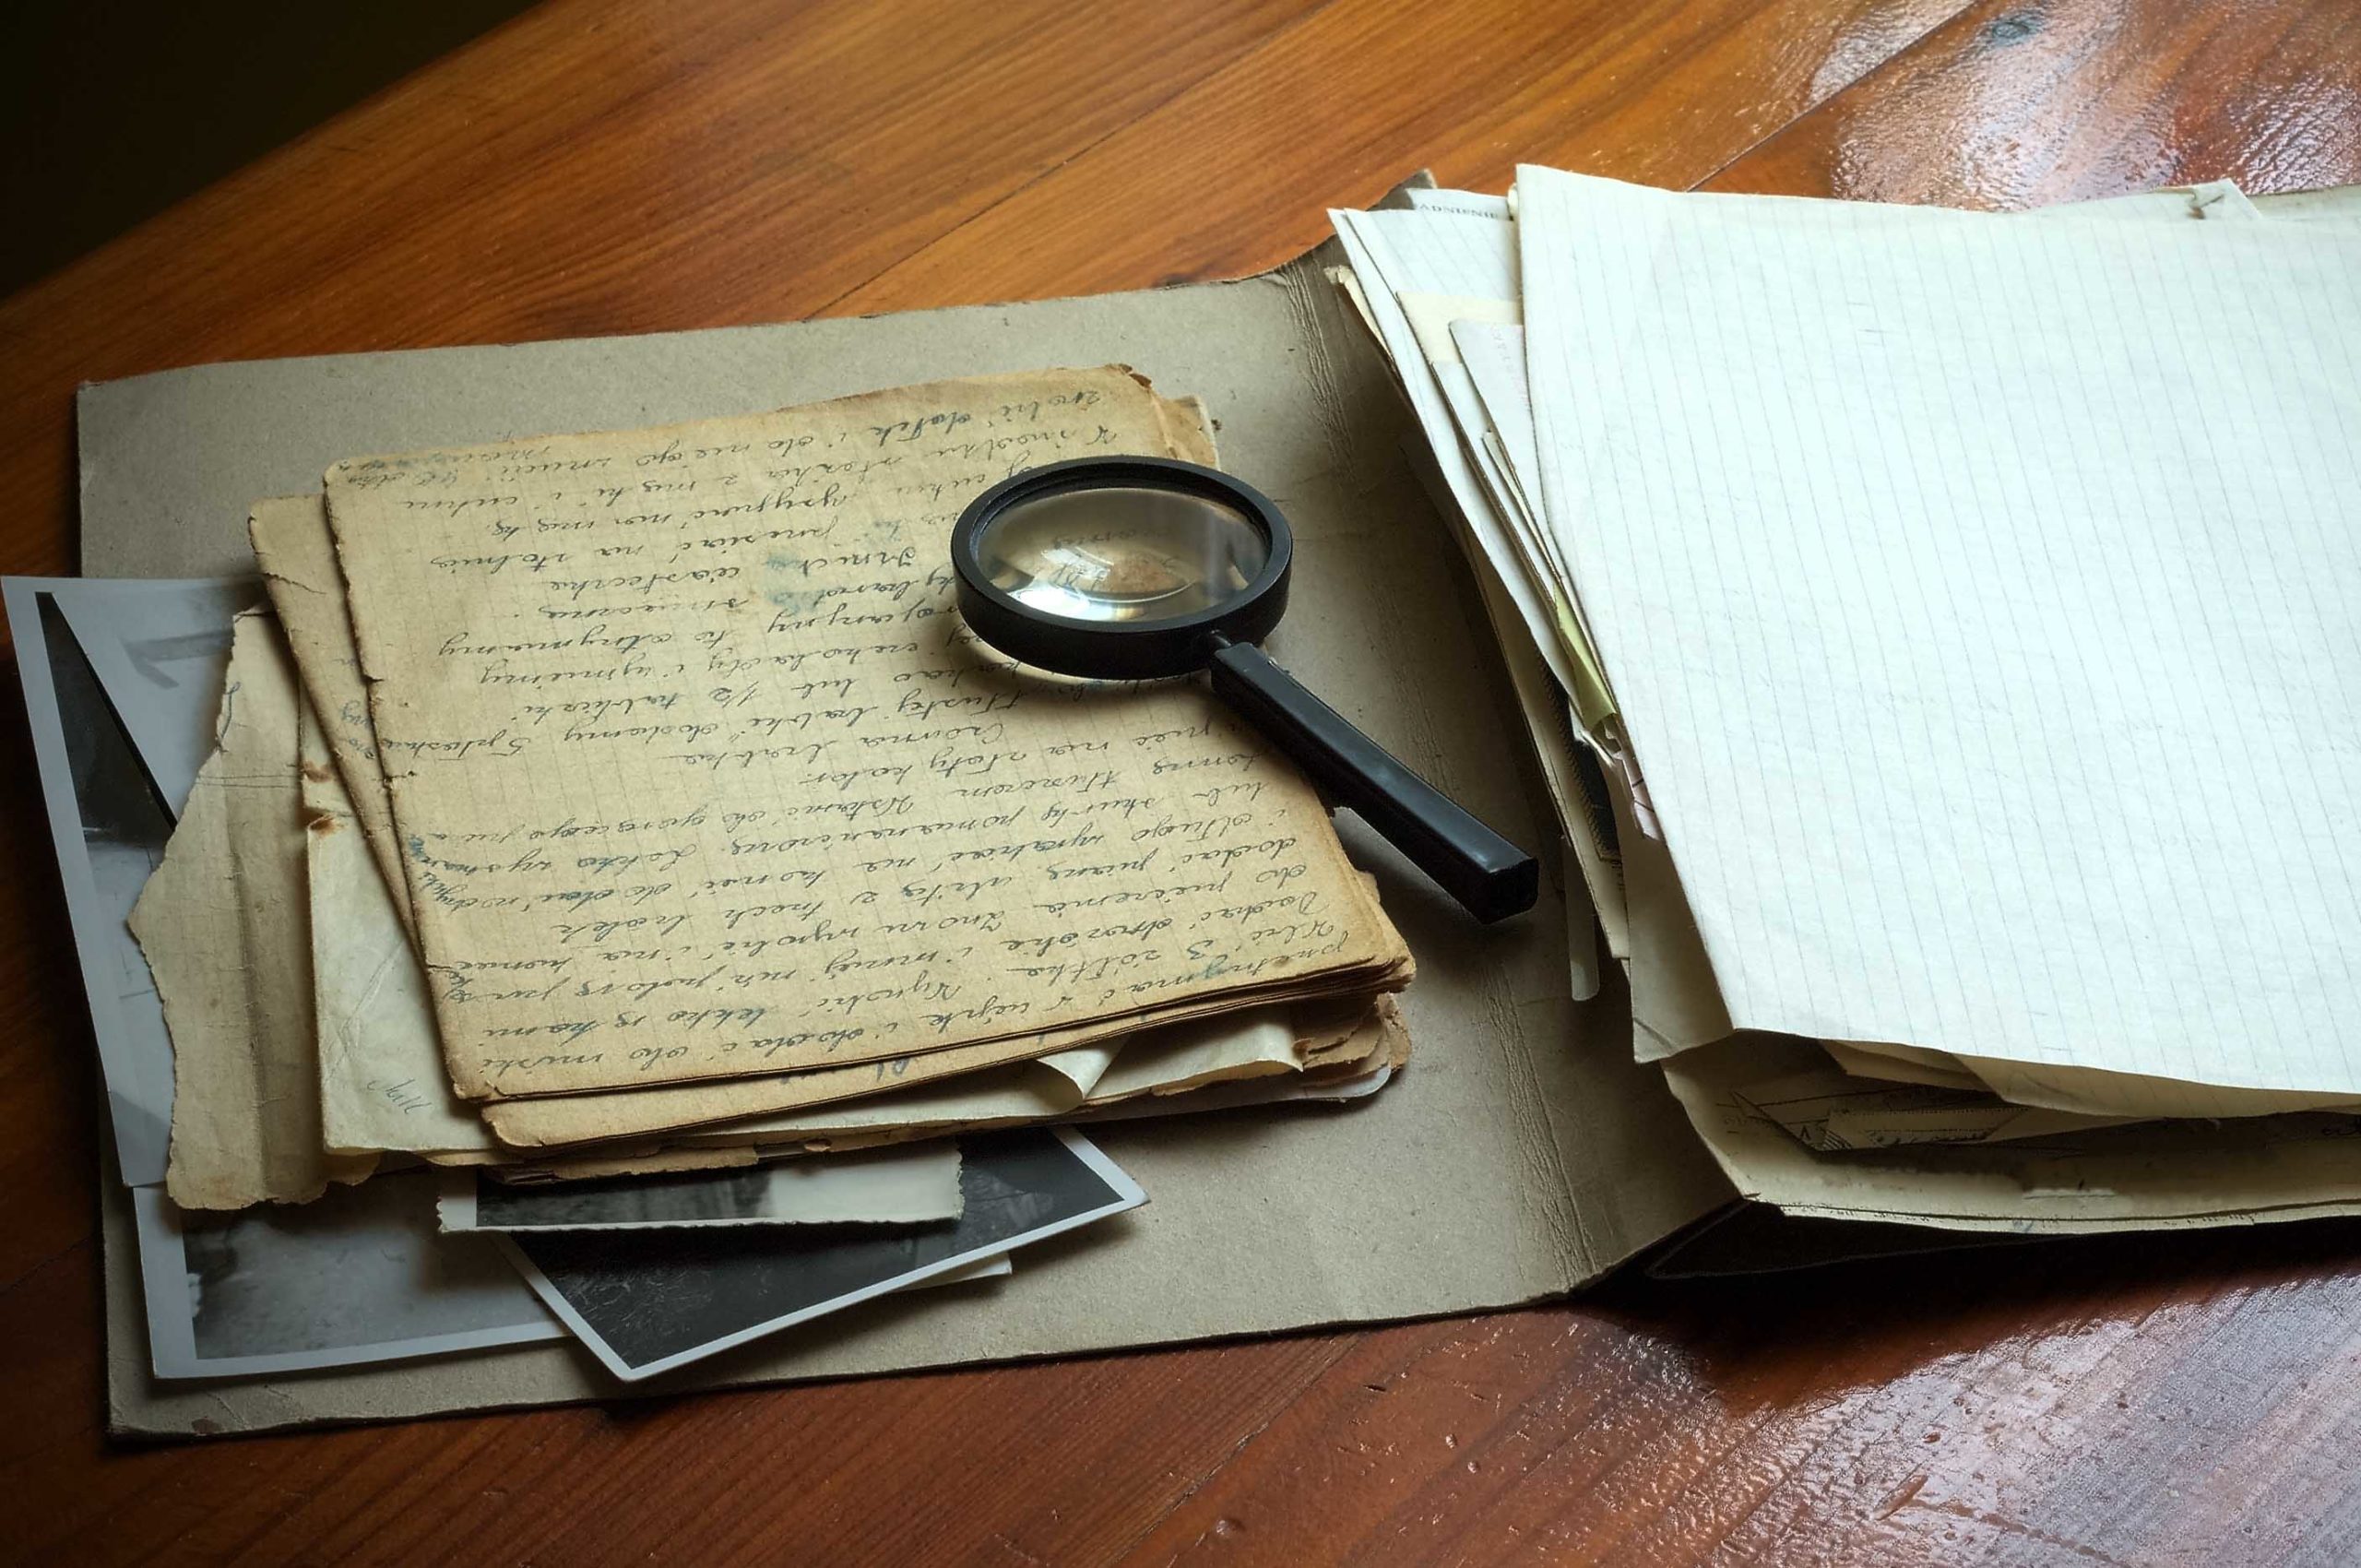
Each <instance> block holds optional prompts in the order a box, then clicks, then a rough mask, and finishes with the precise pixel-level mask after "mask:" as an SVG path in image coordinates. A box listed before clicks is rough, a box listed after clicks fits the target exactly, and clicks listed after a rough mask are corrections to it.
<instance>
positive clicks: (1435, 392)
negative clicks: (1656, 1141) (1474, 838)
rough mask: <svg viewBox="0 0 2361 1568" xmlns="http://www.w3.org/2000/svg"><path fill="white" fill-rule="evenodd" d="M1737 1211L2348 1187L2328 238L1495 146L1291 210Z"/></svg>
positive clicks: (2337, 1208)
mask: <svg viewBox="0 0 2361 1568" xmlns="http://www.w3.org/2000/svg"><path fill="white" fill-rule="evenodd" d="M1334 216H1335V225H1336V229H1337V232H1338V235H1339V238H1340V240H1341V242H1342V245H1343V249H1344V253H1345V255H1346V258H1347V262H1348V264H1349V265H1348V266H1347V267H1345V268H1340V269H1339V270H1338V271H1337V272H1336V274H1335V281H1336V282H1337V283H1338V285H1339V286H1340V287H1341V288H1342V289H1343V290H1344V291H1346V293H1347V295H1348V296H1349V298H1350V301H1351V303H1352V305H1353V307H1354V308H1355V309H1356V310H1357V311H1358V313H1359V315H1360V317H1361V319H1362V320H1363V321H1364V323H1365V324H1366V325H1367V326H1368V327H1369V328H1370V332H1371V333H1372V334H1373V335H1374V337H1375V338H1376V339H1377V340H1378V341H1379V342H1380V343H1381V344H1382V347H1383V349H1384V350H1385V351H1386V353H1387V355H1388V357H1389V358H1390V360H1391V362H1392V363H1393V364H1394V369H1395V371H1396V373H1397V374H1398V377H1399V379H1400V382H1401V385H1402V387H1403V390H1404V392H1405V394H1406V398H1407V399H1408V401H1409V403H1410V404H1411V406H1412V409H1413V410H1414V411H1415V413H1416V414H1417V416H1418V423H1419V426H1420V428H1421V430H1422V432H1423V434H1424V436H1425V438H1426V445H1427V446H1428V447H1429V449H1430V451H1429V453H1428V454H1426V455H1429V456H1431V457H1432V459H1433V466H1434V469H1435V470H1436V473H1435V478H1436V481H1437V488H1438V491H1439V496H1440V498H1441V499H1442V500H1443V501H1444V502H1445V505H1444V507H1443V509H1444V511H1445V512H1446V513H1447V514H1448V515H1449V516H1451V517H1453V518H1454V519H1455V521H1456V523H1457V524H1458V525H1459V526H1460V528H1461V529H1462V532H1463V542H1464V544H1465V547H1466V550H1467V553H1468V555H1469V558H1470V560H1471V562H1472V563H1473V564H1474V566H1475V568H1476V571H1477V576H1478V579H1479V583H1480V586H1481V587H1482V588H1483V590H1484V593H1485V596H1486V599H1487V600H1488V603H1489V607H1490V610H1491V613H1492V619H1493V622H1494V625H1495V629H1496V631H1497V632H1498V634H1499V636H1500V637H1501V642H1502V645H1503V647H1504V649H1505V650H1506V652H1507V655H1508V659H1509V664H1510V667H1511V670H1512V671H1513V673H1514V674H1515V678H1516V680H1517V683H1518V685H1519V687H1520V693H1519V695H1520V697H1521V698H1523V699H1524V701H1525V707H1526V709H1527V712H1528V715H1529V716H1530V719H1531V727H1532V729H1533V731H1534V732H1535V737H1536V742H1537V745H1538V751H1539V754H1540V758H1541V761H1542V764H1543V766H1544V770H1545V772H1546V773H1547V775H1548V778H1549V780H1550V784H1551V789H1552V790H1553V792H1554V793H1555V795H1556V797H1557V802H1558V805H1559V808H1560V817H1561V821H1562V823H1563V825H1564V827H1565V831H1566V836H1567V838H1568V840H1569V843H1570V846H1571V849H1572V860H1573V861H1575V862H1576V863H1577V864H1578V865H1579V867H1580V869H1581V871H1582V873H1583V874H1584V880H1585V881H1586V883H1587V885H1588V889H1589V892H1590V894H1591V897H1592V899H1593V901H1594V903H1595V904H1596V908H1597V910H1598V915H1599V924H1600V927H1601V929H1602V930H1603V932H1604V936H1605V943H1606V945H1607V947H1608V951H1609V952H1610V953H1611V954H1612V955H1613V956H1614V957H1615V958H1616V959H1617V960H1619V966H1620V967H1621V968H1623V969H1624V970H1625V971H1626V973H1627V976H1628V983H1629V993H1630V999H1631V1026H1632V1035H1633V1038H1634V1040H1635V1044H1636V1050H1637V1054H1638V1056H1639V1058H1640V1060H1641V1061H1642V1062H1643V1063H1661V1065H1662V1070H1663V1072H1664V1074H1665V1075H1666V1078H1667V1081H1668V1083H1669V1084H1670V1086H1671V1087H1672V1089H1673V1090H1674V1092H1675V1093H1676V1094H1677V1095H1678V1096H1679V1099H1680V1100H1681V1102H1682V1104H1683V1105H1684V1107H1685V1108H1686V1109H1687V1111H1688V1112H1689V1114H1690V1117H1691V1121H1692V1123H1693V1124H1694V1126H1695V1127H1696V1130H1697V1132H1698V1134H1700V1136H1701V1137H1702V1138H1703V1140H1704V1141H1705V1142H1706V1143H1707V1144H1708V1145H1709V1146H1711V1148H1712V1150H1713V1152H1714V1155H1715V1156H1716V1158H1718V1160H1719V1161H1720V1163H1721V1165H1722V1167H1723V1169H1724V1170H1725V1171H1726V1173H1727V1174H1728V1175H1729V1177H1730V1178H1731V1179H1732V1180H1733V1182H1735V1183H1736V1184H1737V1185H1738V1188H1739V1189H1740V1191H1741V1192H1743V1193H1745V1194H1750V1195H1753V1196H1758V1197H1762V1198H1765V1199H1768V1200H1770V1201H1772V1202H1774V1203H1775V1204H1776V1205H1778V1206H1781V1207H1782V1208H1784V1209H1786V1210H1788V1211H1790V1212H1795V1213H1802V1214H1809V1215H1819V1216H1827V1217H1837V1218H1880V1219H1890V1220H1900V1221H1906V1222H1913V1223H1920V1224H1929V1225H1938V1226H1946V1227H1952V1228H1957V1229H2000V1230H2028V1231H2031V1230H2076V1229H2119V1228H2130V1227H2140V1226H2162V1225H2194V1224H2208V1223H2226V1222H2235V1221H2244V1220H2251V1219H2256V1218H2294V1217H2299V1216H2305V1215H2312V1214H2319V1213H2326V1212H2342V1211H2348V1210H2352V1209H2355V1208H2356V1207H2361V1154H2356V1153H2355V1152H2354V1151H2355V1149H2356V1147H2361V1144H2357V1143H2356V1139H2355V1133H2356V1131H2361V1121H2356V1120H2355V1117H2354V1115H2353V1114H2352V1112H2354V1111H2356V1110H2361V1055H2356V1054H2355V1052H2354V1051H2353V1050H2352V1048H2351V1046H2350V1044H2349V1042H2350V1041H2351V1040H2352V1039H2354V1038H2355V1023H2356V1022H2361V979H2357V978H2356V977H2361V849H2356V848H2355V846H2356V845H2361V837H2356V829H2361V782H2356V781H2361V771H2356V769H2355V755H2356V752H2355V745H2356V742H2355V735H2356V733H2361V656H2356V654H2355V648H2356V647H2361V643H2356V622H2355V613H2356V612H2355V606H2356V605H2361V545H2357V544H2356V543H2355V540H2361V529H2356V523H2361V517H2356V515H2355V508H2356V499H2355V498H2356V497H2361V459H2356V457H2355V453H2356V452H2361V372H2356V358H2355V345H2356V344H2357V343H2361V327H2356V323H2361V225H2356V224H2355V223H2354V222H2353V221H2352V220H2353V218H2354V217H2355V216H2356V213H2355V208H2354V207H2353V205H2352V204H2351V203H2349V202H2346V201H2342V200H2339V199H2337V198H2336V197H2334V196H2327V197H2322V196H2313V197H2308V198H2305V199H2303V200H2301V201H2299V202H2297V203H2296V204H2294V205H2285V206H2282V205H2277V204H2274V203H2272V202H2271V201H2269V200H2267V199H2266V200H2264V201H2261V202H2256V201H2251V200H2249V199H2248V197H2246V196H2244V195H2243V194H2241V193H2240V192H2239V191H2237V190H2236V188H2235V187H2234V186H2229V185H2226V184H2216V185H2210V186H2202V187H2197V188H2194V189H2181V190H2165V191H2156V192H2151V193H2147V194H2145V195H2142V196H2134V197H2127V198H2121V199H2117V200H2111V201H2102V202H2094V203H2089V204H2086V205H2083V206H2081V207H2069V208H2055V209H2050V210H2047V211H2041V212H2035V213H2030V214H2023V215H2011V216H2000V215H1990V214H1978V213H1961V212H1951V211H1944V210H1940V209H1925V208H1890V207H1881V206H1876V205H1869V204H1847V203H1836V202H1825V201H1811V200H1801V199H1788V198H1777V197H1751V196H1703V195H1683V194H1675V193H1668V192H1663V191H1656V190H1650V189H1643V188H1639V187H1633V186H1629V185H1624V184H1616V183H1614V182H1609V181H1605V180H1597V179H1590V178H1584V177H1581V176H1577V175H1572V174H1568V173H1563V172H1558V171H1554V170H1548V169H1539V168H1526V169H1524V170H1521V171H1520V172H1519V176H1518V181H1517V184H1516V188H1515V190H1514V192H1513V195H1512V196H1510V197H1508V198H1502V197H1497V196H1476V195H1470V194H1466V193H1459V192H1449V191H1415V192H1411V193H1409V195H1408V197H1407V200H1406V205H1404V206H1403V207H1402V208H1400V209H1399V210H1382V211H1373V212H1339V213H1336V214H1335V215H1334Z"/></svg>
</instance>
